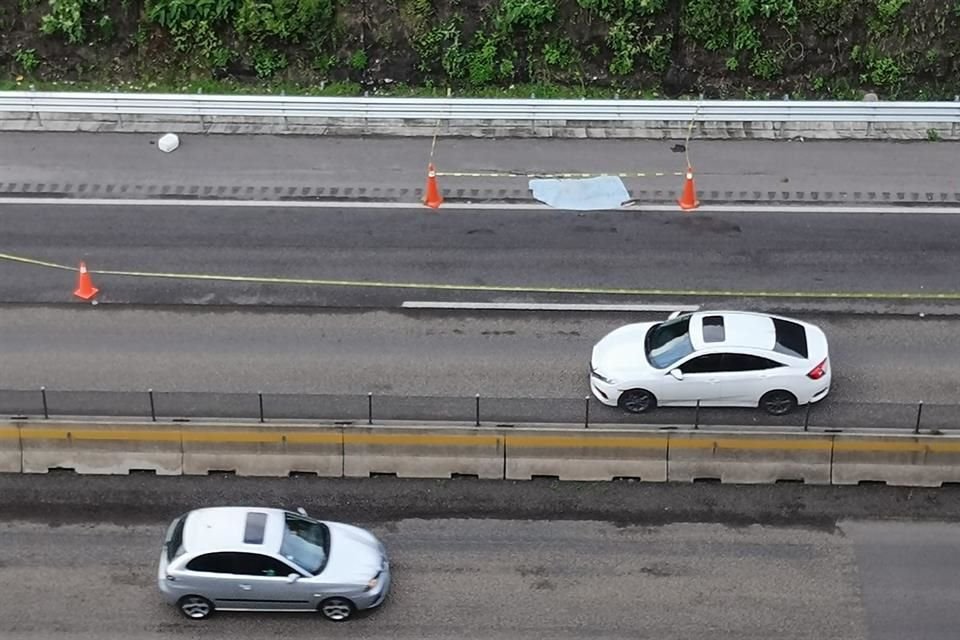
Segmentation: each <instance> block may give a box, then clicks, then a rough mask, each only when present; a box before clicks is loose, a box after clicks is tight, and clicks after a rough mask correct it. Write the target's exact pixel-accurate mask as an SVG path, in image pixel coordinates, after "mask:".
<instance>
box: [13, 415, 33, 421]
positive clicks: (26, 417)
mask: <svg viewBox="0 0 960 640" xmlns="http://www.w3.org/2000/svg"><path fill="white" fill-rule="evenodd" d="M10 419H11V420H29V419H30V417H29V416H10Z"/></svg>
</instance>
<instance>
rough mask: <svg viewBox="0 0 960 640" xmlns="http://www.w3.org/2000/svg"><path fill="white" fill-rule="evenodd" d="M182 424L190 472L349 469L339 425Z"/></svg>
mask: <svg viewBox="0 0 960 640" xmlns="http://www.w3.org/2000/svg"><path fill="white" fill-rule="evenodd" d="M182 430H183V473H184V474H185V475H196V474H201V475H202V474H208V473H211V472H228V473H236V474H237V475H241V476H289V475H291V474H298V473H303V474H316V475H318V476H329V477H335V478H339V477H341V476H342V475H343V434H342V432H341V429H340V428H339V427H309V426H290V425H282V426H276V427H274V426H265V427H256V428H255V427H249V426H237V425H196V424H191V425H190V426H184V427H183V429H182Z"/></svg>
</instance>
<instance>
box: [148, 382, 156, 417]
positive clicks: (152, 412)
mask: <svg viewBox="0 0 960 640" xmlns="http://www.w3.org/2000/svg"><path fill="white" fill-rule="evenodd" d="M147 393H148V394H149V395H150V419H151V420H152V421H153V422H156V421H157V407H156V405H154V404H153V389H147Z"/></svg>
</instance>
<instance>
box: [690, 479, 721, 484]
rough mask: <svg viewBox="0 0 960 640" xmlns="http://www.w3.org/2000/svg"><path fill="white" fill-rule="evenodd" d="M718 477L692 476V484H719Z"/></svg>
mask: <svg viewBox="0 0 960 640" xmlns="http://www.w3.org/2000/svg"><path fill="white" fill-rule="evenodd" d="M720 482H721V480H720V478H694V479H693V483H694V484H720Z"/></svg>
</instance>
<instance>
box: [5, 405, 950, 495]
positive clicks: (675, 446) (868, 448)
mask: <svg viewBox="0 0 960 640" xmlns="http://www.w3.org/2000/svg"><path fill="white" fill-rule="evenodd" d="M53 469H70V470H73V471H75V472H77V473H82V474H128V473H131V472H134V471H144V470H147V471H153V472H155V473H157V474H164V475H181V474H183V475H196V474H201V475H202V474H208V473H212V472H229V473H236V474H238V475H247V476H287V475H291V474H298V473H309V474H316V475H318V476H327V477H369V476H371V475H376V474H392V475H396V476H398V477H409V478H450V477H453V476H460V475H463V476H475V477H478V478H485V479H508V480H524V479H530V478H534V477H538V476H548V477H555V478H558V479H560V480H581V481H609V480H614V479H618V478H630V479H638V480H642V481H647V482H665V481H669V482H693V481H697V480H718V481H720V482H724V483H774V482H778V481H799V482H804V483H807V484H837V485H843V484H857V483H860V482H886V483H888V484H894V485H903V486H925V487H926V486H934V487H936V486H941V485H942V484H943V483H960V433H956V434H952V435H904V434H897V433H877V432H874V433H856V434H855V433H842V434H828V433H812V432H811V433H804V432H800V431H769V430H766V431H765V430H743V431H740V432H733V431H727V432H721V431H693V430H688V431H669V432H668V431H661V430H657V429H618V428H607V429H590V430H584V429H578V428H573V427H571V428H569V429H566V428H557V427H551V428H535V427H529V428H520V429H517V428H474V427H458V426H455V425H438V426H408V425H403V426H389V425H384V426H376V427H333V426H309V425H303V424H267V425H263V424H257V423H253V424H251V423H246V424H244V423H237V424H227V423H218V424H210V423H207V424H204V423H189V424H186V423H151V422H145V423H137V422H129V421H126V422H119V421H118V422H110V421H103V422H97V421H95V420H90V421H82V422H81V421H73V422H60V421H56V420H44V421H42V422H39V423H37V422H34V423H28V422H26V421H23V422H21V421H13V422H9V423H5V424H4V423H0V472H13V473H17V472H23V473H47V472H49V471H50V470H53Z"/></svg>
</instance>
